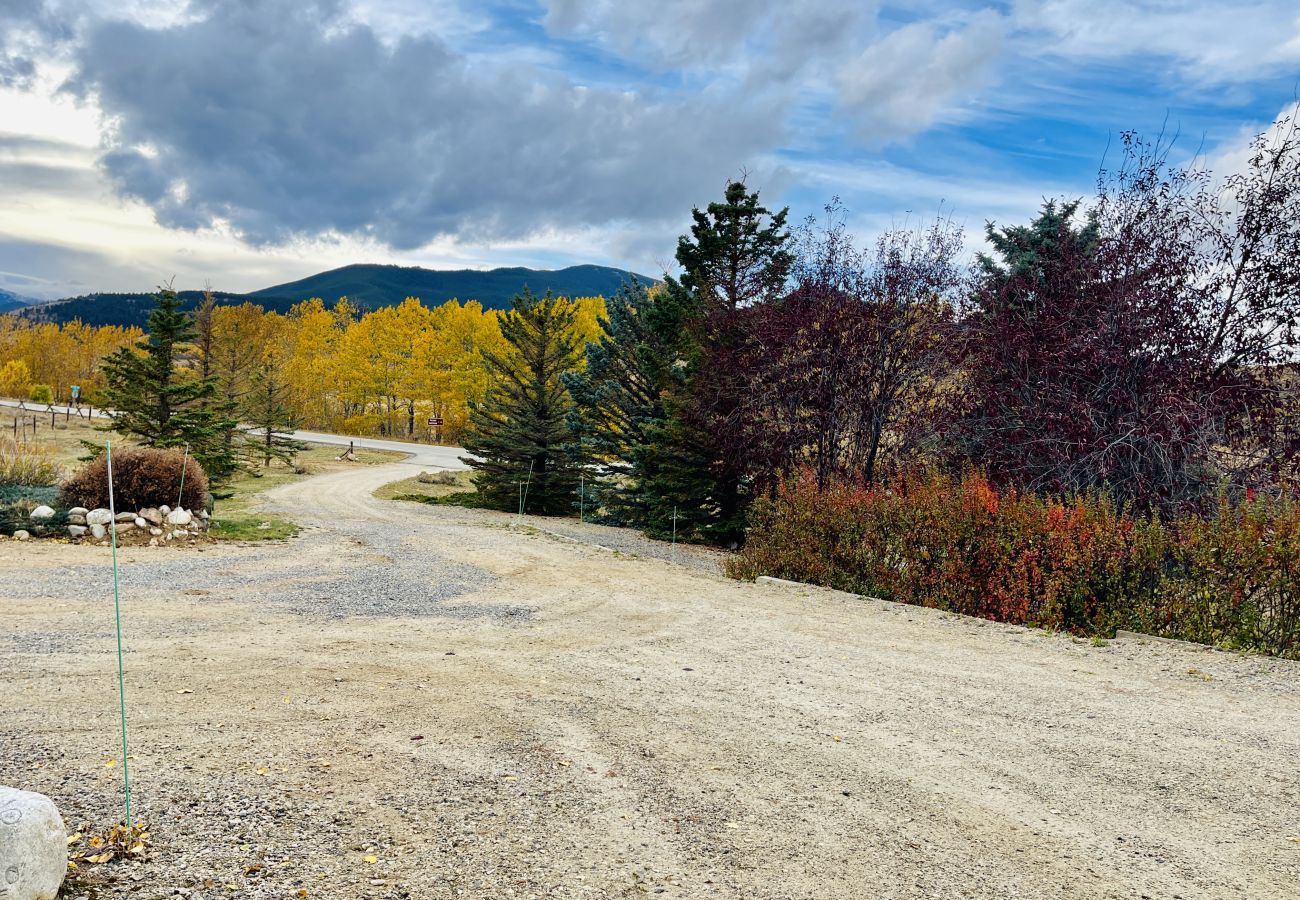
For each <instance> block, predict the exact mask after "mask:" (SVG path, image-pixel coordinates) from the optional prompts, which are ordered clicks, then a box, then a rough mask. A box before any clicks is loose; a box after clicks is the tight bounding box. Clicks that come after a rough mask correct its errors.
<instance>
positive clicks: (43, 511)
mask: <svg viewBox="0 0 1300 900" xmlns="http://www.w3.org/2000/svg"><path fill="white" fill-rule="evenodd" d="M27 518H29V519H35V520H36V521H38V522H44V521H45V520H46V519H52V518H54V510H53V509H51V508H50V507H48V506H45V505H41V506H38V507H36V508H35V509H34V510H32V511H31V513H30V514H29V515H28V516H27Z"/></svg>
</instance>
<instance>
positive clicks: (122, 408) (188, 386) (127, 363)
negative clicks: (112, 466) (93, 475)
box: [102, 288, 238, 484]
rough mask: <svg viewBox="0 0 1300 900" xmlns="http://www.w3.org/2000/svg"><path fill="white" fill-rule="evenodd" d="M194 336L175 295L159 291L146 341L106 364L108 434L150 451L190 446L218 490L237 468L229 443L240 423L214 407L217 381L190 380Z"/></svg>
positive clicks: (220, 407)
mask: <svg viewBox="0 0 1300 900" xmlns="http://www.w3.org/2000/svg"><path fill="white" fill-rule="evenodd" d="M194 336H195V335H194V331H193V329H192V326H191V322H190V317H189V316H188V315H187V314H186V313H185V312H184V311H183V310H182V309H181V303H180V300H179V299H178V298H177V296H176V292H175V291H173V290H171V289H170V288H162V289H160V291H159V294H158V305H157V306H156V307H155V308H154V309H153V311H152V312H150V313H149V322H148V334H147V335H146V336H145V338H144V339H143V340H141V341H139V342H138V343H137V344H136V345H135V346H134V347H123V348H122V349H120V350H118V351H117V352H115V353H113V354H111V355H110V356H108V357H106V358H105V359H104V362H103V366H102V368H103V373H104V396H105V400H106V402H107V406H108V409H109V410H110V411H111V412H110V415H111V416H112V423H111V424H110V425H109V426H108V429H107V430H112V431H116V432H117V433H119V434H124V435H129V436H131V437H133V438H135V439H136V440H137V441H139V443H141V444H143V445H144V446H146V447H181V446H184V445H186V444H188V445H189V448H190V455H191V456H193V457H194V459H195V460H197V461H198V463H199V465H201V466H202V467H203V470H204V471H205V472H206V473H207V474H208V477H209V479H210V480H211V481H212V482H214V483H217V484H219V483H221V482H222V481H224V480H226V479H228V478H229V477H230V476H231V475H233V474H234V472H235V470H236V468H237V466H238V464H237V461H236V459H235V456H234V454H233V453H232V452H231V451H230V449H229V446H228V443H227V438H228V436H229V434H230V432H232V431H233V430H234V429H235V427H236V423H235V421H234V420H233V419H232V418H231V417H230V413H229V409H228V408H227V407H226V406H225V405H223V404H220V403H215V402H214V399H213V398H214V396H215V394H216V390H217V386H216V382H215V380H214V379H212V378H210V377H209V378H194V377H190V376H189V375H188V373H187V372H186V371H185V370H184V369H183V368H182V367H181V365H180V362H181V355H182V352H183V349H184V347H185V345H186V344H187V343H188V342H190V341H191V340H193V338H194Z"/></svg>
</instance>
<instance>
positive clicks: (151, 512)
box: [140, 506, 163, 525]
mask: <svg viewBox="0 0 1300 900" xmlns="http://www.w3.org/2000/svg"><path fill="white" fill-rule="evenodd" d="M140 518H142V519H144V520H145V521H146V522H148V523H149V524H150V525H161V524H162V523H163V513H162V511H161V510H158V509H155V508H154V507H152V506H151V507H149V508H148V509H142V510H140Z"/></svg>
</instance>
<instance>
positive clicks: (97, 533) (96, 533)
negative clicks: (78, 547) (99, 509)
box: [90, 522, 108, 541]
mask: <svg viewBox="0 0 1300 900" xmlns="http://www.w3.org/2000/svg"><path fill="white" fill-rule="evenodd" d="M107 534H108V529H107V528H105V527H104V526H103V525H101V524H99V523H98V522H94V523H92V524H91V526H90V536H91V537H93V538H94V539H95V540H97V541H99V540H103V539H104V537H105V536H106V535H107Z"/></svg>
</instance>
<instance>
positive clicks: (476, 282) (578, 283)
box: [0, 263, 654, 327]
mask: <svg viewBox="0 0 1300 900" xmlns="http://www.w3.org/2000/svg"><path fill="white" fill-rule="evenodd" d="M629 278H635V279H638V280H639V281H641V282H642V283H643V284H646V285H650V284H653V283H654V279H652V278H649V277H647V276H645V275H639V274H637V273H635V272H629V271H627V270H625V269H616V268H612V267H610V266H597V265H591V264H582V265H576V266H568V267H565V268H563V269H529V268H525V267H522V266H508V267H501V268H496V269H426V268H424V267H422V266H396V265H385V264H381V263H353V264H350V265H346V266H340V267H339V268H337V269H329V270H327V271H325V272H317V273H316V274H314V275H308V276H306V277H305V278H300V279H297V280H296V281H288V282H284V283H283V284H277V285H272V286H270V287H266V288H261V289H259V290H256V291H250V292H248V293H232V292H228V291H213V296H214V297H216V299H217V302H218V303H221V304H223V305H230V304H234V305H238V304H240V303H245V302H248V303H255V304H257V305H259V306H261V307H263V308H264V309H266V310H267V311H268V312H279V313H285V312H288V311H289V310H290V309H291V308H292V307H293V305H294V304H296V303H300V302H302V301H303V300H309V299H311V298H313V297H319V298H320V299H322V300H324V301H325V302H326V304H328V305H333V304H334V303H335V302H337V301H338V300H339V298H341V297H347V298H348V300H349V301H350V302H351V303H353V304H354V305H356V306H358V307H359V308H361V309H363V310H372V309H379V308H381V307H385V306H394V305H396V304H398V303H401V302H402V301H403V300H405V299H406V298H407V297H417V298H419V300H420V302H422V303H423V304H424V305H425V306H429V307H433V306H438V305H440V304H442V303H445V302H446V301H448V300H451V299H457V300H460V301H462V302H467V301H470V300H477V301H478V302H480V303H482V304H483V306H485V307H487V308H489V309H507V308H509V306H510V301H511V299H512V298H513V297H514V295H515V294H517V293H519V292H520V291H522V290H523V289H524V287H527V288H528V289H529V290H531V291H532V292H533V293H535V294H541V293H544V292H545V291H546V290H551V291H553V292H554V293H556V294H559V295H562V296H568V297H589V296H595V295H602V296H606V297H608V296H610V295H611V294H613V293H614V292H615V291H617V290H618V288H619V287H620V286H621V285H622V284H623V283H624V282H625V281H626V280H627V279H629ZM177 293H178V296H179V297H180V299H181V300H182V302H183V306H184V307H185V308H186V309H193V308H194V307H196V306H197V305H198V304H199V302H200V301H201V300H202V298H203V292H202V291H195V290H184V291H178V292H177ZM153 297H154V293H153V292H140V293H129V292H128V293H110V292H98V293H91V294H84V295H82V296H79V297H68V298H65V299H62V300H56V301H53V302H51V303H44V304H41V305H39V306H25V307H22V308H16V309H9V310H5V309H3V308H0V313H3V312H17V313H18V314H19V315H22V316H24V317H27V318H33V319H39V320H41V321H50V322H56V323H63V322H70V321H73V320H74V319H80V320H81V321H82V322H84V323H86V324H87V325H123V326H130V325H135V326H138V327H144V325H145V321H146V320H147V318H148V316H149V310H151V309H152V308H153V305H154V300H153Z"/></svg>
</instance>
